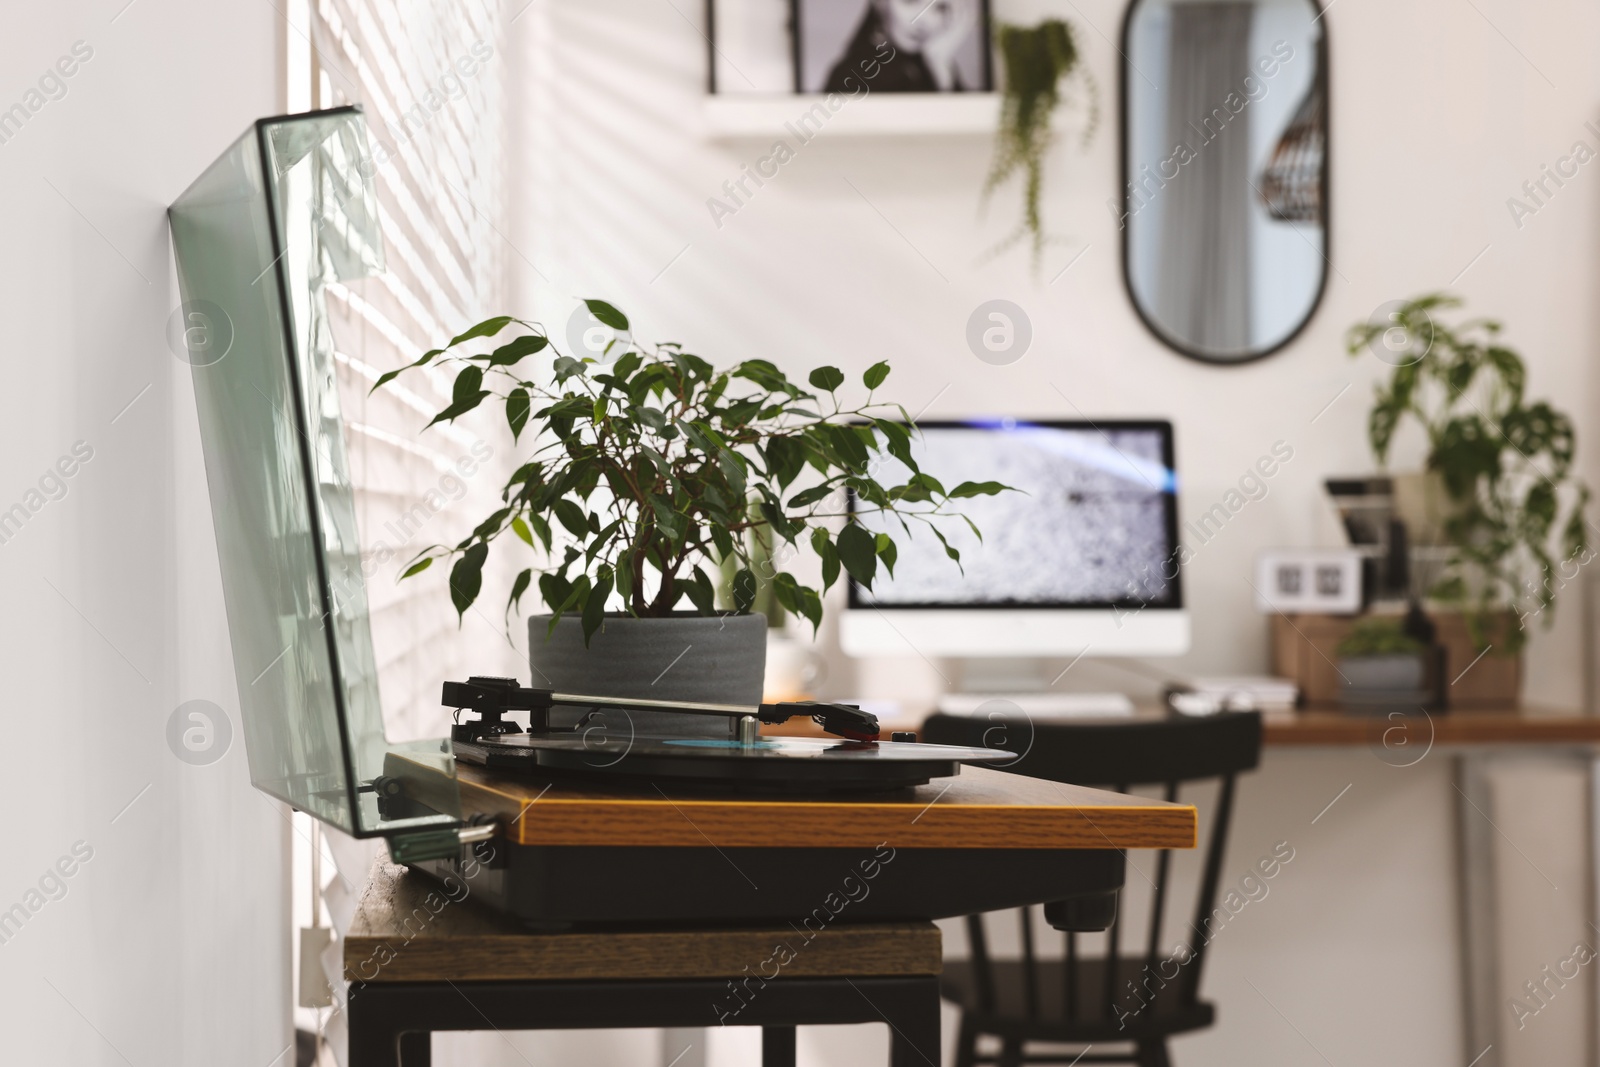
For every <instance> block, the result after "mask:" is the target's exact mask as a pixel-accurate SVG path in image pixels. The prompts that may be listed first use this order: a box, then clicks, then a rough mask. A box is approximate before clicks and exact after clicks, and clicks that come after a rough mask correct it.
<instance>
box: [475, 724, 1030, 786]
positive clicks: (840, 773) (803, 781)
mask: <svg viewBox="0 0 1600 1067" xmlns="http://www.w3.org/2000/svg"><path fill="white" fill-rule="evenodd" d="M455 753H456V758H457V759H460V760H462V761H464V762H467V763H474V764H477V765H479V766H482V767H487V768H489V769H491V770H508V771H514V770H520V771H528V772H539V773H543V774H561V775H581V776H584V777H588V778H593V777H596V776H600V775H605V776H620V777H639V778H648V779H652V780H671V781H673V782H675V783H677V784H680V785H691V786H692V785H695V784H702V785H707V786H711V785H715V786H720V787H722V788H729V787H732V788H737V789H741V790H745V791H760V792H773V793H793V792H870V791H879V790H884V791H888V790H895V789H904V788H907V787H910V786H917V785H922V784H924V783H925V782H927V781H929V780H930V779H932V778H948V777H950V776H951V775H954V774H957V773H958V772H959V770H960V765H961V764H962V763H990V762H999V761H1004V760H1008V759H1014V758H1015V757H1014V756H1013V755H1012V754H1011V753H1009V752H999V751H996V750H994V749H988V748H959V747H954V746H951V745H922V744H916V743H914V742H907V741H890V742H885V743H882V744H880V743H878V742H875V741H850V740H837V741H836V740H827V739H822V738H810V737H761V738H758V739H755V740H752V741H737V740H717V739H711V738H669V739H661V738H633V737H629V736H627V735H623V736H616V735H607V736H605V737H599V738H597V737H595V736H593V735H591V736H588V737H582V738H578V737H550V736H540V735H536V734H506V735H504V736H501V737H495V738H483V739H480V740H478V741H471V742H461V741H458V742H456V744H455Z"/></svg>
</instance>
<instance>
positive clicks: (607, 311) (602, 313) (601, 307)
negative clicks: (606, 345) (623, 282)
mask: <svg viewBox="0 0 1600 1067" xmlns="http://www.w3.org/2000/svg"><path fill="white" fill-rule="evenodd" d="M583 305H584V307H587V308H588V309H589V314H591V315H593V316H594V317H595V318H596V319H597V320H598V321H599V322H600V323H601V324H602V325H604V326H609V327H611V328H612V329H613V330H617V331H619V332H620V331H622V330H626V329H627V328H628V316H626V315H624V314H623V313H622V312H620V311H618V310H617V309H616V308H614V307H612V306H611V305H610V304H608V303H606V302H605V301H604V300H585V301H584V302H583Z"/></svg>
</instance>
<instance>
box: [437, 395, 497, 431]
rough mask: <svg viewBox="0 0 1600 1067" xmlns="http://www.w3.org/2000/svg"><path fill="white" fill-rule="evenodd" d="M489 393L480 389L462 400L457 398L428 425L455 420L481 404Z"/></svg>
mask: <svg viewBox="0 0 1600 1067" xmlns="http://www.w3.org/2000/svg"><path fill="white" fill-rule="evenodd" d="M488 395H489V394H488V393H487V392H484V391H480V392H477V393H473V394H472V395H471V396H468V397H465V398H463V399H461V400H457V401H456V402H455V403H453V404H451V405H450V406H449V407H447V408H445V409H444V410H443V411H441V412H439V414H437V415H435V416H434V417H433V418H432V419H431V420H430V421H429V422H428V426H432V425H433V424H434V423H436V422H454V421H455V420H456V419H458V418H460V417H461V416H463V415H465V414H466V413H467V412H469V411H471V410H472V409H473V408H476V407H477V406H478V405H479V404H481V403H483V400H484V398H485V397H487V396H488ZM423 429H427V426H424V427H423Z"/></svg>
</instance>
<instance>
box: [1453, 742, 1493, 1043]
mask: <svg viewBox="0 0 1600 1067" xmlns="http://www.w3.org/2000/svg"><path fill="white" fill-rule="evenodd" d="M1487 758H1488V757H1486V756H1484V755H1481V754H1476V753H1463V754H1461V755H1459V756H1457V757H1456V767H1455V786H1456V789H1457V794H1456V888H1457V891H1458V892H1459V894H1460V904H1461V933H1460V939H1461V940H1460V945H1461V956H1462V959H1461V962H1462V967H1461V983H1462V984H1461V1004H1462V1013H1463V1015H1464V1016H1465V1018H1464V1020H1463V1021H1464V1022H1465V1024H1466V1035H1465V1038H1466V1047H1467V1048H1468V1049H1469V1050H1470V1051H1469V1052H1468V1053H1467V1055H1468V1056H1469V1057H1471V1056H1473V1055H1476V1054H1477V1053H1478V1050H1480V1049H1483V1050H1485V1051H1484V1054H1483V1056H1482V1058H1481V1059H1480V1060H1479V1062H1478V1063H1477V1064H1476V1065H1475V1067H1500V1063H1501V1060H1500V1055H1499V1050H1498V1049H1497V1048H1496V1047H1495V1046H1498V1045H1499V1044H1500V1027H1499V1023H1500V1011H1501V1007H1500V1005H1499V1004H1498V1003H1497V1002H1496V997H1495V991H1496V990H1497V989H1499V987H1500V959H1499V955H1500V953H1499V951H1498V943H1497V939H1496V932H1497V931H1498V929H1499V925H1498V923H1497V922H1496V911H1497V909H1496V907H1495V892H1494V885H1495V880H1494V828H1493V826H1492V825H1491V824H1490V823H1489V821H1488V819H1486V818H1484V816H1483V812H1486V811H1488V810H1489V809H1490V808H1491V807H1492V806H1493V805H1492V804H1491V802H1490V799H1489V781H1488V775H1487V773H1486V771H1487V767H1486V763H1485V761H1486V759H1487Z"/></svg>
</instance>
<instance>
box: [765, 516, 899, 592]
mask: <svg viewBox="0 0 1600 1067" xmlns="http://www.w3.org/2000/svg"><path fill="white" fill-rule="evenodd" d="M838 549H839V561H840V562H841V563H843V564H844V569H845V570H847V571H849V572H850V577H852V578H854V579H855V580H856V581H858V582H860V583H861V584H862V585H864V586H866V587H867V588H868V589H871V588H872V579H873V577H874V575H876V573H877V569H878V545H877V540H876V539H875V538H874V537H873V536H872V534H870V533H868V532H867V531H866V529H865V528H864V527H863V526H862V525H861V524H860V523H856V522H851V523H847V524H846V525H845V528H844V529H843V530H840V531H839V541H838ZM785 606H787V605H785Z"/></svg>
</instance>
